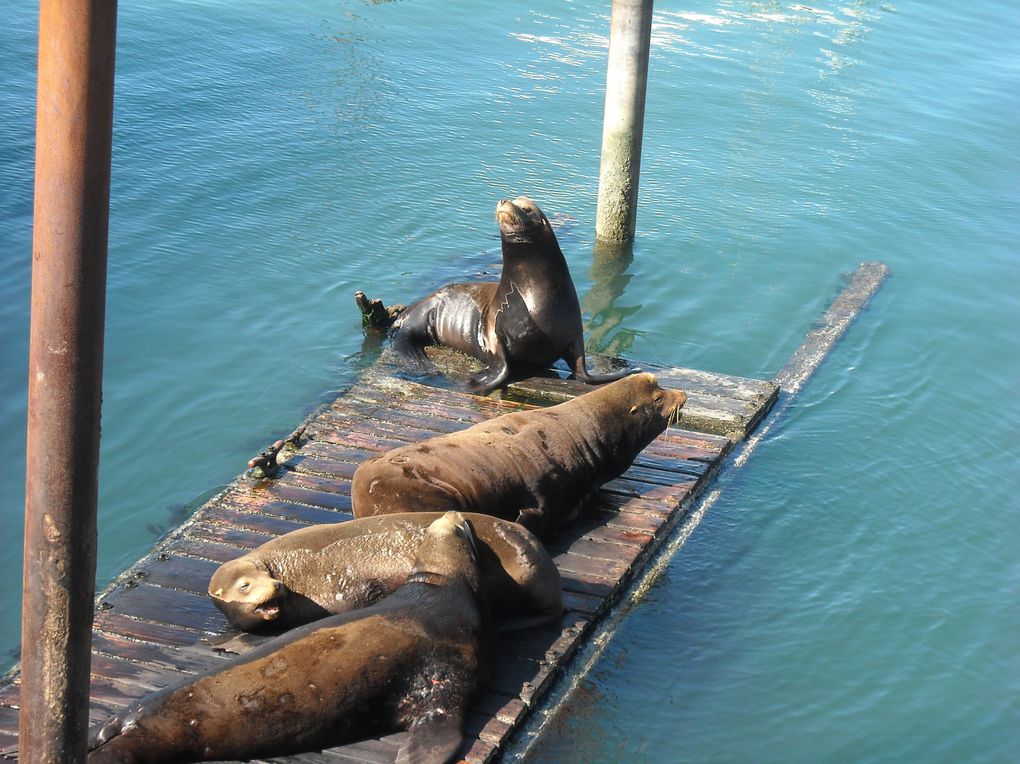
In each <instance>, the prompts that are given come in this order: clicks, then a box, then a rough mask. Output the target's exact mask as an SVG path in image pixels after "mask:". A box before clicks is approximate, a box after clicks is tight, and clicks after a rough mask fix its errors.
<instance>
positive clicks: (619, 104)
mask: <svg viewBox="0 0 1020 764" xmlns="http://www.w3.org/2000/svg"><path fill="white" fill-rule="evenodd" d="M610 26H611V31H610V38H609V66H608V70H607V73H606V110H605V117H604V119H603V125H602V164H601V168H600V170H599V201H598V210H597V212H596V218H595V238H597V239H599V240H600V241H610V242H630V241H633V240H634V224H635V220H636V218H637V197H638V176H639V174H640V171H641V135H642V131H643V129H644V119H645V85H646V83H647V81H648V52H649V48H650V47H651V36H652V0H613V16H612V22H611V24H610Z"/></svg>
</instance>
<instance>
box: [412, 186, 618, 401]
mask: <svg viewBox="0 0 1020 764" xmlns="http://www.w3.org/2000/svg"><path fill="white" fill-rule="evenodd" d="M496 220H497V221H498V223H499V231H500V237H501V239H502V242H503V272H502V274H501V276H500V279H499V282H498V283H495V282H467V283H458V284H448V285H447V286H444V287H442V288H441V289H439V290H437V291H435V292H433V293H432V294H430V295H428V296H427V297H425V298H423V299H422V300H419V301H418V302H416V303H415V304H414V305H412V306H411V307H410V308H408V309H407V310H406V311H405V312H404V313H402V314H401V315H400V316H399V317H398V318H397V321H396V323H395V324H394V327H395V333H394V335H393V347H394V349H396V350H397V352H399V353H400V354H401V355H402V356H403V357H405V358H407V359H409V360H410V361H411V362H413V363H414V364H415V365H416V366H418V367H419V368H422V369H426V370H428V371H434V370H435V367H434V366H433V364H432V362H431V361H430V360H429V359H428V357H427V356H426V355H425V351H424V348H425V347H426V346H428V345H446V346H448V347H451V348H454V349H455V350H459V351H461V352H463V353H467V354H468V355H470V356H474V357H475V358H478V359H480V360H481V361H483V362H485V363H486V364H487V366H486V368H484V369H482V371H480V372H478V373H477V374H476V375H475V376H474V377H472V378H471V381H470V384H471V387H472V388H475V389H477V390H479V391H480V392H488V391H489V390H493V389H495V388H497V387H499V386H501V385H503V384H505V383H506V382H507V381H508V380H509V379H510V376H511V374H515V375H516V374H517V373H518V372H520V371H522V370H527V369H538V368H542V367H547V366H548V365H549V364H551V363H553V362H554V361H557V360H559V359H560V358H564V359H566V362H567V364H568V365H569V366H570V369H571V371H572V372H573V374H574V376H575V377H576V378H577V379H580V380H582V381H584V382H589V383H592V384H597V383H602V382H610V381H612V380H614V379H619V378H620V377H622V376H624V375H626V374H629V373H630V372H629V371H622V372H616V373H613V374H602V375H598V374H591V373H589V372H588V369H587V367H586V365H585V358H584V337H583V334H582V330H581V307H580V305H579V304H578V302H577V292H576V291H575V290H574V282H573V281H572V280H571V278H570V271H569V270H568V268H567V261H566V259H565V258H564V257H563V252H562V251H561V250H560V245H559V242H558V241H557V240H556V234H555V233H553V230H552V226H550V225H549V220H548V219H547V218H546V216H545V215H544V214H543V213H542V210H540V209H539V208H538V205H536V204H535V203H534V202H533V201H532V200H531V199H529V198H527V197H526V196H518V197H517V198H516V199H513V200H510V199H501V200H500V201H499V204H497V205H496Z"/></svg>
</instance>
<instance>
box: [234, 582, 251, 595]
mask: <svg viewBox="0 0 1020 764" xmlns="http://www.w3.org/2000/svg"><path fill="white" fill-rule="evenodd" d="M237 588H238V589H240V590H241V591H242V592H246V591H248V590H249V589H251V582H249V581H245V582H243V583H242V584H241V585H240V586H238V587H237Z"/></svg>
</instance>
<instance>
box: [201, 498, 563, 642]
mask: <svg viewBox="0 0 1020 764" xmlns="http://www.w3.org/2000/svg"><path fill="white" fill-rule="evenodd" d="M440 515H441V513H439V512H410V513H403V514H394V515H381V516H379V517H366V518H363V519H360V520H350V521H348V522H345V523H331V524H326V525H313V526H310V527H308V528H301V529H300V530H296V531H291V532H290V533H285V534H284V535H282V536H280V537H278V538H275V539H273V540H272V541H267V542H266V543H265V544H263V545H262V546H260V547H259V548H258V549H254V550H252V551H251V552H249V553H248V554H246V555H244V556H242V557H238V558H237V559H235V560H230V561H229V562H225V563H223V565H221V566H220V567H219V568H218V569H217V570H216V572H215V573H213V576H212V579H211V580H210V581H209V595H210V596H211V597H212V599H213V602H214V603H216V606H217V607H218V608H219V609H220V610H222V611H223V614H224V615H226V616H227V619H228V620H229V621H230V622H231V623H232V624H234V625H235V626H237V627H238V628H239V629H244V630H252V629H257V628H259V627H262V626H267V625H268V626H271V627H273V628H281V629H282V628H290V627H293V626H299V625H301V624H304V623H309V622H310V621H314V620H316V619H318V618H323V617H325V616H327V615H335V614H337V613H345V612H347V611H349V610H355V609H357V608H361V607H365V606H366V605H370V604H372V603H373V602H375V601H376V600H378V599H379V598H381V597H385V596H386V595H388V594H390V593H392V592H393V591H394V590H395V589H396V588H397V587H399V586H400V585H401V584H402V583H403V582H404V581H405V580H406V579H407V576H408V575H409V574H410V573H411V569H412V566H413V565H414V561H415V557H416V555H417V550H418V547H419V546H420V545H421V542H422V539H423V538H424V536H425V533H426V529H427V528H428V527H429V526H430V525H431V524H432V523H433V522H434V521H435V520H437V519H438V518H439V517H440ZM464 517H465V519H467V520H468V521H469V522H470V523H471V527H472V529H473V530H474V533H475V539H476V549H477V553H478V569H479V575H480V576H481V583H482V590H483V591H484V593H485V597H486V599H487V600H488V601H489V603H490V604H491V608H492V614H493V617H494V618H495V622H496V626H497V628H499V629H500V630H503V631H507V630H512V629H520V628H524V627H528V626H536V625H539V624H542V623H547V622H549V621H551V620H553V619H554V618H556V617H557V616H559V615H560V613H561V612H562V611H563V598H562V589H561V585H560V574H559V571H558V570H557V569H556V564H555V563H554V562H553V561H552V559H551V558H550V557H549V554H548V553H547V552H546V551H545V549H544V548H543V547H542V545H541V544H540V543H539V542H538V539H536V538H535V537H534V536H533V535H531V533H529V532H528V531H527V530H526V529H525V528H522V527H521V526H520V525H518V524H516V523H511V522H507V521H506V520H500V519H498V518H495V517H490V516H488V515H478V514H466V515H464Z"/></svg>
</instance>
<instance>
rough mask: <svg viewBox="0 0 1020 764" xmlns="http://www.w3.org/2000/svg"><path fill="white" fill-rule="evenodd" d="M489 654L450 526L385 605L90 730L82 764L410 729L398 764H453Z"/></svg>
mask: <svg viewBox="0 0 1020 764" xmlns="http://www.w3.org/2000/svg"><path fill="white" fill-rule="evenodd" d="M491 652H492V650H491V645H490V643H489V632H488V628H487V624H486V614H485V603H484V598H483V595H482V594H481V584H480V581H479V576H478V566H477V563H476V561H475V552H474V540H473V534H472V532H471V529H470V525H469V524H468V522H467V521H466V520H464V518H463V517H462V516H460V515H459V514H458V513H456V512H450V513H447V514H445V515H443V516H442V517H441V518H440V519H439V520H436V521H435V522H433V523H432V524H431V525H430V526H429V529H428V531H427V533H426V534H425V537H424V540H423V541H422V543H421V546H420V548H419V550H418V558H417V560H416V561H415V564H414V570H413V571H412V573H411V575H410V576H408V578H407V581H406V583H405V584H404V585H403V586H401V587H400V588H399V589H398V590H397V591H396V592H394V593H393V594H392V595H391V596H389V597H387V598H386V599H384V600H382V601H381V602H378V603H376V604H375V605H371V606H369V607H367V608H365V609H363V610H358V611H354V612H351V613H345V614H342V615H335V616H330V617H329V618H325V619H323V620H321V621H317V622H315V623H311V624H308V625H306V626H301V627H299V628H297V629H295V630H293V631H290V632H287V633H286V634H284V635H282V636H280V637H277V638H276V639H273V640H271V641H270V642H267V643H266V644H264V645H262V646H261V647H258V648H256V649H255V650H252V651H251V652H250V653H247V654H246V655H244V656H241V657H239V658H237V659H234V660H232V661H230V662H229V663H226V664H225V665H223V666H221V667H220V668H217V669H214V670H212V671H210V672H208V673H206V674H203V675H201V676H199V677H197V678H192V679H189V680H187V681H185V682H183V683H181V684H179V685H176V686H174V687H170V688H167V689H165V690H161V691H159V692H156V693H153V694H152V695H149V696H148V697H146V698H143V699H142V700H140V701H138V702H137V703H135V704H134V705H133V706H131V707H130V708H128V709H127V710H125V711H124V712H122V713H120V714H118V715H117V716H115V717H114V718H113V719H111V720H110V721H108V722H107V723H106V724H104V725H103V726H102V727H100V728H99V729H98V730H97V732H96V733H95V735H94V737H93V739H92V740H91V741H90V750H91V753H90V754H89V757H88V760H89V762H90V764H105V763H107V762H118V763H119V764H126V763H128V762H139V763H140V762H151V763H153V764H155V763H157V762H180V761H203V760H211V759H212V760H216V759H229V760H236V759H250V758H253V757H256V756H258V757H262V756H276V755H283V754H289V753H300V752H304V751H310V750H317V749H321V748H324V747H328V746H333V745H339V744H342V743H347V742H352V741H355V740H361V739H364V738H367V737H375V736H378V735H384V734H388V733H391V732H395V731H397V730H401V729H406V730H408V731H409V733H410V734H409V735H408V738H407V742H406V743H405V744H404V746H403V747H402V748H401V749H400V751H399V753H398V755H397V761H398V762H422V763H423V764H424V763H425V762H428V763H429V764H431V763H432V762H445V761H449V760H450V759H451V758H452V757H453V756H454V754H455V753H456V751H457V749H458V748H459V747H460V744H461V740H462V732H461V730H462V726H463V720H464V713H465V710H466V709H467V706H468V704H469V702H470V701H471V699H472V697H473V696H474V695H475V694H476V693H477V691H478V689H479V688H480V686H481V683H482V677H483V675H484V674H485V673H486V672H487V670H488V666H489V663H490V661H491Z"/></svg>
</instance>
